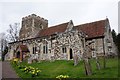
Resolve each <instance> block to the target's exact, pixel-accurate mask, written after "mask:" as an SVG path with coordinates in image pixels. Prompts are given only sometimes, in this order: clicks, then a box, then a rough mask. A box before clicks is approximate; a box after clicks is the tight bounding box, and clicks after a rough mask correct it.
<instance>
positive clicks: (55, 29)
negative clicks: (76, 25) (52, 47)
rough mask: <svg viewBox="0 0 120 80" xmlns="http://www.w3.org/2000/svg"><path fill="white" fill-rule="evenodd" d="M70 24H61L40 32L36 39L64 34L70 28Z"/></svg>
mask: <svg viewBox="0 0 120 80" xmlns="http://www.w3.org/2000/svg"><path fill="white" fill-rule="evenodd" d="M68 23H69V22H66V23H63V24H59V25H56V26H52V27H49V28H46V29H43V30H40V31H39V33H38V34H37V35H36V37H42V36H50V35H52V34H55V33H61V32H64V31H65V30H66V28H67V26H68Z"/></svg>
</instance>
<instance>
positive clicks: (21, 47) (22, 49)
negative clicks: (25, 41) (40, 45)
mask: <svg viewBox="0 0 120 80" xmlns="http://www.w3.org/2000/svg"><path fill="white" fill-rule="evenodd" d="M19 47H20V49H21V51H22V52H29V50H28V47H27V46H26V45H20V46H19Z"/></svg>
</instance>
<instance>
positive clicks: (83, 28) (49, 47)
mask: <svg viewBox="0 0 120 80" xmlns="http://www.w3.org/2000/svg"><path fill="white" fill-rule="evenodd" d="M85 51H86V55H87V56H88V57H89V58H93V57H96V56H100V57H103V56H110V55H114V54H115V48H114V43H113V38H112V34H111V28H110V23H109V20H108V18H106V19H104V20H99V21H94V22H90V23H85V24H80V25H74V24H73V21H72V20H70V21H68V22H65V23H61V24H58V25H55V26H50V27H48V20H47V19H44V18H42V17H40V16H37V15H36V14H31V15H29V16H26V17H23V18H22V25H21V29H20V32H19V41H16V42H11V43H9V51H8V54H7V55H9V56H8V57H7V58H8V59H13V58H19V59H20V60H21V61H23V60H24V59H25V58H26V57H29V59H37V60H38V61H40V60H72V59H73V58H74V56H75V55H76V56H77V57H78V59H79V60H80V59H82V57H83V53H85ZM29 59H28V60H29Z"/></svg>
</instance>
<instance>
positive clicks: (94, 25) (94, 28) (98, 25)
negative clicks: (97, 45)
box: [75, 19, 108, 39]
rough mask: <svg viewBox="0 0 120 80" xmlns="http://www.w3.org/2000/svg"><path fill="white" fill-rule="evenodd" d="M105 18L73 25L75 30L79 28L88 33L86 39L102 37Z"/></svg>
mask: <svg viewBox="0 0 120 80" xmlns="http://www.w3.org/2000/svg"><path fill="white" fill-rule="evenodd" d="M107 20H108V19H105V20H100V21H95V22H91V23H86V24H82V25H77V26H75V27H76V29H77V30H81V31H82V32H84V33H85V34H87V35H88V37H87V39H89V38H96V37H103V36H104V32H105V25H106V21H107Z"/></svg>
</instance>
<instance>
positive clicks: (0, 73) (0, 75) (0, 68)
mask: <svg viewBox="0 0 120 80" xmlns="http://www.w3.org/2000/svg"><path fill="white" fill-rule="evenodd" d="M1 79H2V61H0V80H1Z"/></svg>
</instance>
